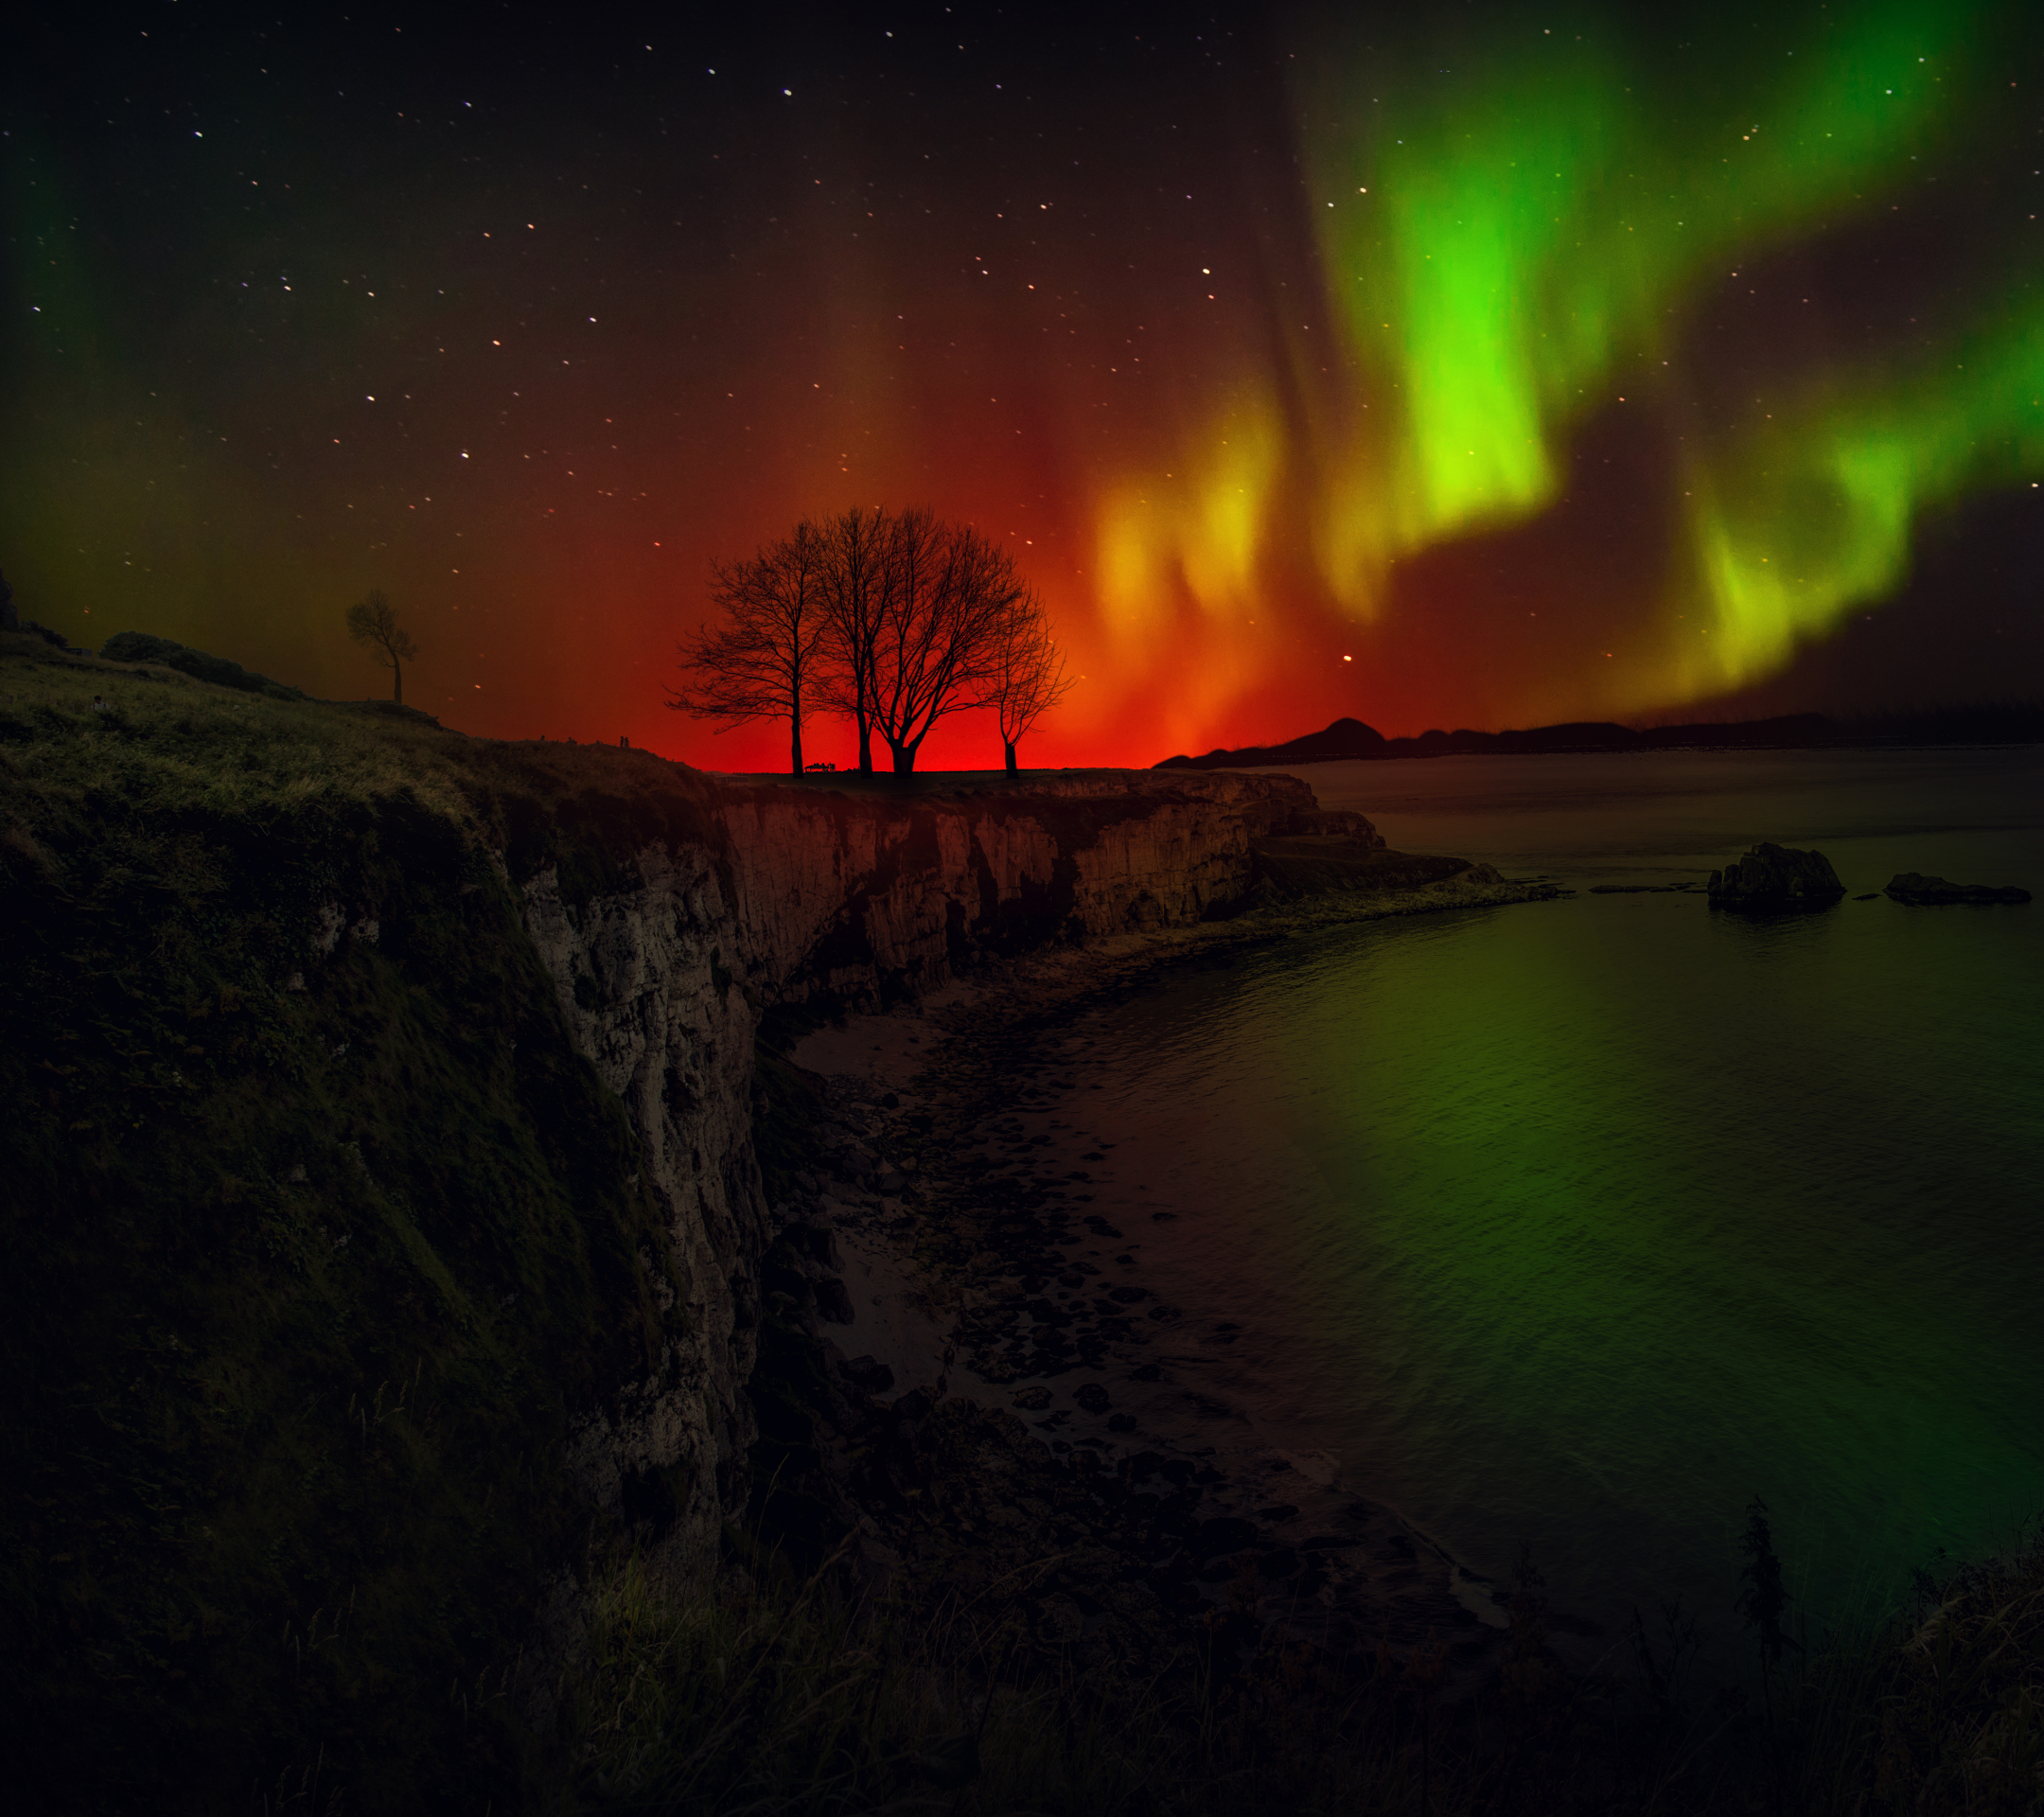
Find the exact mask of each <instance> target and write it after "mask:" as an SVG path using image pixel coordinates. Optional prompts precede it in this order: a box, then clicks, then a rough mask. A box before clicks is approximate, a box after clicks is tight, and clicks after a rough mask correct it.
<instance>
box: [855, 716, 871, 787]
mask: <svg viewBox="0 0 2044 1817" xmlns="http://www.w3.org/2000/svg"><path fill="white" fill-rule="evenodd" d="M858 767H859V771H860V773H861V774H862V775H866V776H871V775H872V720H871V719H870V718H868V717H867V716H866V714H863V713H862V714H859V715H858Z"/></svg>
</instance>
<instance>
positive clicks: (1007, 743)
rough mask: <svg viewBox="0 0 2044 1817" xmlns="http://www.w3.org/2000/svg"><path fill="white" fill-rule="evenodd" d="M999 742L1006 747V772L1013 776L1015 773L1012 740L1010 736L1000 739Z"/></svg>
mask: <svg viewBox="0 0 2044 1817" xmlns="http://www.w3.org/2000/svg"><path fill="white" fill-rule="evenodd" d="M1001 743H1002V744H1004V745H1005V746H1007V748H1008V773H1009V775H1011V776H1013V774H1014V773H1015V754H1014V740H1013V739H1012V738H1003V739H1002V740H1001Z"/></svg>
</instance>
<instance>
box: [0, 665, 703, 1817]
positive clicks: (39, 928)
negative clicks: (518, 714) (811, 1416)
mask: <svg viewBox="0 0 2044 1817" xmlns="http://www.w3.org/2000/svg"><path fill="white" fill-rule="evenodd" d="M4 642H5V644H8V645H9V646H11V647H9V648H5V649H0V954H4V956H5V962H4V964H0V1103H4V1104H5V1106H6V1115H5V1116H4V1117H0V1228H4V1231H5V1241H6V1244H7V1258H8V1265H7V1267H6V1268H5V1270H4V1271H0V1346H4V1351H0V1354H4V1357H5V1364H6V1367H5V1371H4V1373H5V1382H6V1385H5V1388H4V1390H0V1422H4V1437H0V1446H4V1456H5V1468H4V1478H5V1485H6V1496H5V1502H4V1512H0V1526H4V1558H5V1564H4V1566H0V1570H4V1573H5V1579H4V1587H0V1679H4V1682H0V1710H4V1712H5V1714H4V1716H0V1722H4V1724H5V1727H6V1730H7V1731H8V1746H7V1754H8V1757H9V1759H10V1760H11V1761H13V1762H14V1763H16V1764H15V1773H16V1777H17V1779H19V1778H20V1777H21V1776H22V1774H23V1772H24V1770H25V1768H26V1771H27V1776H28V1778H29V1780H30V1782H31V1783H34V1782H36V1781H40V1784H39V1785H38V1786H37V1791H38V1794H39V1802H40V1804H41V1805H42V1808H99V1809H104V1808H139V1806H140V1805H141V1804H142V1803H143V1802H149V1803H150V1804H151V1805H152V1807H154V1808H194V1809H198V1808H205V1809H213V1808H225V1807H227V1806H230V1805H235V1806H240V1805H246V1804H249V1803H250V1801H251V1800H252V1799H255V1798H256V1797H257V1796H258V1795H261V1796H267V1797H268V1799H269V1804H270V1808H276V1806H277V1805H278V1803H279V1802H280V1794H282V1795H303V1796H304V1797H305V1799H306V1801H307V1803H308V1805H310V1806H314V1807H317V1808H326V1793H325V1792H324V1791H321V1790H320V1788H322V1787H326V1788H328V1789H331V1788H333V1787H335V1786H340V1785H346V1786H348V1787H350V1788H351V1789H352V1791H351V1802H354V1803H359V1804H361V1805H362V1806H364V1807H367V1808H378V1809H387V1810H401V1809H408V1808H430V1807H431V1808H445V1807H448V1806H454V1807H466V1806H467V1805H469V1804H471V1803H472V1804H473V1805H475V1806H476V1807H477V1808H482V1806H483V1805H484V1804H485V1803H486V1802H488V1800H489V1799H490V1797H491V1796H492V1793H493V1791H494V1793H495V1796H496V1799H497V1803H498V1808H504V1801H503V1791H504V1789H505V1787H506V1786H507V1785H508V1784H509V1783H511V1781H512V1780H513V1779H514V1778H516V1777H517V1776H518V1773H519V1766H518V1762H517V1761H516V1759H515V1758H514V1757H513V1756H514V1755H515V1754H516V1751H517V1749H518V1747H519V1746H520V1743H519V1742H518V1741H517V1740H516V1735H517V1730H516V1728H515V1725H513V1724H510V1723H507V1722H503V1721H501V1720H498V1719H497V1716H496V1714H495V1713H496V1712H499V1711H501V1710H502V1708H503V1700H504V1694H505V1692H506V1690H507V1687H508V1685H509V1683H510V1679H509V1676H508V1674H509V1672H510V1670H511V1668H512V1667H514V1664H515V1661H516V1659H517V1657H518V1652H519V1649H520V1643H521V1642H522V1641H523V1640H524V1639H525V1637H526V1636H527V1634H528V1633H529V1632H530V1631H531V1626H532V1614H533V1607H534V1600H535V1597H536V1596H537V1595H538V1593H539V1591H540V1589H541V1588H542V1586H543V1585H544V1583H545V1582H546V1580H547V1579H548V1576H549V1574H550V1573H554V1572H557V1571H558V1569H559V1567H560V1565H561V1564H562V1563H563V1562H564V1561H571V1560H573V1559H575V1558H576V1557H578V1556H579V1554H580V1551H581V1549H582V1548H583V1547H584V1546H585V1545H586V1544H587V1540H588V1534H587V1532H586V1531H585V1530H584V1528H583V1527H582V1526H578V1522H580V1521H582V1520H583V1519H584V1518H585V1517H583V1516H581V1515H578V1514H577V1513H576V1512H575V1509H576V1507H577V1504H576V1502H575V1499H574V1498H573V1495H572V1494H571V1493H570V1491H569V1486H568V1484H567V1483H566V1481H565V1479H564V1475H563V1472H562V1467H561V1461H560V1460H561V1454H562V1438H563V1435H564V1432H565V1429H566V1424H567V1421H568V1420H569V1418H570V1416H571V1414H572V1412H573V1410H574V1409H576V1408H577V1407H578V1406H580V1405H584V1404H587V1403H588V1402H590V1400H591V1399H592V1398H593V1397H594V1396H596V1395H598V1394H599V1393H601V1392H602V1391H603V1389H604V1387H605V1385H608V1384H614V1383H616V1382H618V1381H621V1380H623V1379H625V1378H626V1377H627V1376H630V1375H632V1374H634V1373H639V1372H643V1367H644V1364H645V1357H644V1354H643V1353H644V1352H645V1350H647V1348H648V1347H649V1346H651V1345H652V1344H654V1343H655V1341H656V1339H657V1334H658V1321H657V1316H656V1314H655V1311H654V1299H655V1296H656V1294H657V1293H658V1292H659V1290H660V1283H659V1282H658V1280H657V1279H656V1275H657V1272H658V1270H659V1268H660V1267H661V1263H659V1262H658V1261H654V1260H653V1259H654V1258H659V1257H661V1256H663V1255H664V1254H665V1248H664V1245H663V1244H662V1243H661V1240H660V1233H659V1230H658V1228H657V1222H656V1220H655V1218H654V1214H653V1211H652V1208H651V1206H650V1204H649V1203H648V1201H647V1199H646V1197H645V1194H644V1193H643V1190H642V1189H640V1188H639V1187H638V1185H637V1168H636V1165H635V1160H634V1153H633V1142H634V1138H633V1137H632V1134H631V1132H630V1130H629V1128H628V1126H627V1124H626V1119H625V1116H624V1114H623V1112H622V1110H621V1108H620V1106H619V1105H618V1103H617V1102H616V1100H615V1099H614V1098H612V1097H611V1096H610V1095H609V1094H608V1093H607V1092H606V1091H604V1090H603V1088H602V1087H601V1085H599V1083H598V1082H597V1080H596V1078H595V1076H594V1074H593V1072H592V1071H591V1070H590V1067H588V1066H587V1065H586V1064H585V1063H583V1062H582V1061H581V1060H580V1059H578V1058H577V1057H576V1056H575V1055H574V1054H573V1050H572V1049H571V1047H570V1044H569V1042H568V1039H567V1035H566V1032H565V1030H564V1029H563V1027H562V1026H561V1019H560V1014H559V1011H558V1009H557V1007H556V997H555V986H554V982H553V980H552V979H551V978H549V977H548V976H546V975H545V973H544V971H543V969H542V968H541V967H540V965H539V963H538V961H537V959H536V957H535V955H534V953H533V949H532V947H531V944H530V942H529V941H528V940H527V939H526V938H525V937H524V933H523V929H522V926H521V925H520V918H519V912H518V907H517V902H516V899H515V893H514V891H513V890H512V888H511V886H510V884H509V882H508V881H507V879H506V877H505V875H504V874H503V873H502V870H501V869H500V867H499V865H498V863H497V862H495V861H494V860H493V857H492V854H493V853H501V854H502V855H503V857H504V860H505V862H506V864H507V865H508V868H509V870H510V872H511V873H512V874H513V875H520V876H521V875H527V874H530V873H532V872H533V871H534V870H536V869H537V868H538V867H539V866H540V865H541V864H544V863H547V862H552V863H555V865H556V866H557V867H558V869H559V873H560V875H561V879H562V886H563V889H564V890H565V891H571V892H576V893H580V892H587V891H591V890H594V889H598V888H601V887H602V886H603V885H604V883H605V882H606V881H607V880H608V874H610V873H613V872H614V870H615V867H617V866H618V865H620V864H621V863H623V862H624V861H625V859H626V857H627V856H629V854H630V852H632V851H633V850H635V849H637V847H638V846H639V845H641V844H643V842H644V840H645V839H646V838H649V837H661V836H665V837H668V838H683V837H691V838H705V837H707V836H708V833H707V829H708V824H709V821H708V816H707V813H706V805H705V804H706V802H707V792H706V789H705V787H704V785H702V784H701V783H700V781H699V780H698V779H696V778H695V777H694V776H692V775H690V774H688V773H687V772H683V771H678V770H676V769H675V768H673V767H670V766H668V765H665V764H662V763H661V762H659V760H657V759H654V758H651V757H642V756H636V755H635V754H633V753H627V752H622V751H610V750H599V749H593V748H582V749H579V750H577V749H575V748H569V747H553V746H548V747H502V746H485V745H480V744H471V743H470V742H469V741H467V740H465V739H463V738H461V737H460V736H458V735H457V734H454V733H450V732H442V731H440V730H438V729H437V728H435V727H433V726H432V724H431V723H430V722H426V721H424V720H423V719H421V718H418V717H414V716H410V715H406V716H397V715H393V714H385V713H379V712H377V711H375V710H373V709H367V708H354V709H349V708H338V707H327V706H320V705H316V704H311V703H306V704H298V703H293V702H288V701H278V700H273V699H269V698H266V697H250V696H247V695H236V694H231V693H229V692H227V691H225V690H221V689H217V688H213V687H209V686H207V685H205V684H203V683H201V682H197V681H193V680H190V679H186V678H185V677H183V676H180V675H178V674H176V673H175V672H173V671H167V670H163V669H154V670H151V669H150V667H149V665H147V664H144V665H141V667H140V668H138V669H124V668H121V667H118V666H115V665H110V664H103V663H99V662H95V661H93V660H91V659H81V658H66V657H63V656H62V655H58V654H56V653H54V652H52V651H51V650H50V649H49V647H48V646H47V645H46V644H41V643H39V642H37V641H34V640H30V639H26V638H24V639H19V640H17V639H12V638H9V639H6V640H4ZM323 948H324V949H325V950H323Z"/></svg>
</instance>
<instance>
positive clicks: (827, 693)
mask: <svg viewBox="0 0 2044 1817" xmlns="http://www.w3.org/2000/svg"><path fill="white" fill-rule="evenodd" d="M894 526H895V520H894V519H892V518H890V517H889V516H888V514H887V513H886V512H885V511H882V510H878V509H875V510H872V511H861V510H856V509H855V510H851V511H847V512H846V513H845V514H844V515H843V516H842V517H839V518H832V519H830V520H827V521H826V522H825V523H824V524H823V525H822V526H821V528H820V531H819V534H820V535H821V537H822V538H823V542H824V547H825V551H826V565H825V576H826V578H825V589H826V595H827V598H828V601H829V614H830V630H829V634H828V662H827V669H828V677H827V683H826V687H825V690H824V695H823V697H824V698H826V699H827V701H828V704H829V705H830V706H831V707H832V708H834V709H835V710H836V711H837V712H839V713H842V714H845V715H846V716H847V717H848V718H849V719H851V720H852V722H853V724H854V725H855V727H856V728H857V731H858V767H859V768H860V769H862V770H864V771H865V772H866V773H867V774H869V775H871V774H872V728H873V697H872V683H873V670H874V666H875V663H876V662H877V653H878V649H879V644H880V633H881V627H882V626H884V625H885V624H886V623H887V620H888V614H889V610H890V605H891V602H892V599H893V587H892V581H893V572H894V571H893V564H892V561H891V559H890V552H891V547H892V541H893V537H894Z"/></svg>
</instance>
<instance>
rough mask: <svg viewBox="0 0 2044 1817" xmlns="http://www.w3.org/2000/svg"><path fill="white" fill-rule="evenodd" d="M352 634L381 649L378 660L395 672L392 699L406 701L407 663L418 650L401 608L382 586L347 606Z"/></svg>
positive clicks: (360, 641)
mask: <svg viewBox="0 0 2044 1817" xmlns="http://www.w3.org/2000/svg"><path fill="white" fill-rule="evenodd" d="M347 628H348V635H349V636H350V637H352V638H353V639H354V640H355V641H356V643H358V644H367V645H368V646H369V648H371V649H372V650H377V651H379V652H381V654H380V655H379V657H378V658H377V661H378V662H381V663H382V664H383V666H384V667H385V668H386V669H388V670H389V671H390V672H391V699H392V700H393V701H394V702H395V703H396V705H398V706H400V707H401V706H403V705H404V665H405V664H406V663H407V662H410V661H411V660H412V659H413V658H414V656H416V655H417V654H418V645H417V644H414V643H413V641H412V633H411V632H410V631H408V630H406V629H405V627H404V626H402V625H400V624H399V623H398V622H397V609H396V607H395V606H393V605H392V604H391V603H390V595H389V594H388V593H386V592H385V591H383V590H382V588H380V587H372V588H370V590H369V591H368V593H367V594H366V595H365V596H364V597H362V598H361V599H358V600H357V601H356V602H355V603H354V605H352V606H350V607H349V608H348V609H347Z"/></svg>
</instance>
